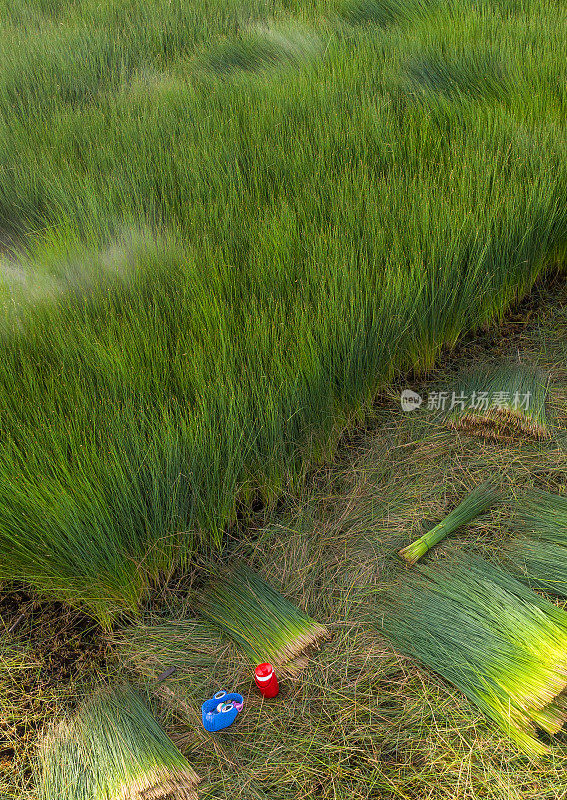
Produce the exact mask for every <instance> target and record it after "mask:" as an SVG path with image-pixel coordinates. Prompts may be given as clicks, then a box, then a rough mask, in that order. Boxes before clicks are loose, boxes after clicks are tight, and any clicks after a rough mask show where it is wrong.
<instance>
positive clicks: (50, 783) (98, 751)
mask: <svg viewBox="0 0 567 800" xmlns="http://www.w3.org/2000/svg"><path fill="white" fill-rule="evenodd" d="M40 761H41V768H42V770H41V773H42V774H41V781H40V786H41V787H42V788H41V791H42V795H41V796H42V798H44V800H172V799H175V800H196V798H197V792H196V785H197V783H198V781H199V778H198V777H197V775H196V773H195V772H194V771H193V769H192V768H191V767H190V765H189V763H188V762H187V760H186V759H185V758H184V757H183V756H182V755H181V753H180V752H179V750H178V749H177V748H176V747H175V745H174V744H173V742H172V741H171V740H170V739H169V737H168V736H167V735H166V734H165V733H164V731H163V730H162V729H161V727H160V726H159V725H158V723H157V722H156V720H155V719H154V717H153V716H152V714H151V713H150V711H149V709H148V708H147V706H146V705H145V703H144V702H143V701H142V699H141V697H140V696H139V695H138V694H137V693H136V692H135V691H134V690H133V689H131V688H130V687H128V686H124V687H121V688H118V689H112V690H111V689H105V690H102V691H99V692H97V693H96V694H94V695H93V696H91V697H90V698H88V699H87V700H86V701H85V702H84V704H83V705H82V706H81V707H80V709H79V710H78V712H77V714H76V716H75V717H74V719H73V720H72V721H71V722H70V723H69V724H68V725H66V726H65V727H60V728H59V729H57V731H55V732H54V733H52V734H50V735H49V737H48V739H47V741H46V743H45V745H44V747H43V748H42V755H41V759H40Z"/></svg>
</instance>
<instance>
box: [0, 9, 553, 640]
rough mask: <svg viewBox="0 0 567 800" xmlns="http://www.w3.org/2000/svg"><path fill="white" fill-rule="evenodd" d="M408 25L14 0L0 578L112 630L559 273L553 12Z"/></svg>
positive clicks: (2, 97) (10, 15)
mask: <svg viewBox="0 0 567 800" xmlns="http://www.w3.org/2000/svg"><path fill="white" fill-rule="evenodd" d="M528 6H529V8H528ZM399 7H400V4H397V3H393V2H390V0H388V3H384V2H382V3H377V4H376V8H377V9H378V11H376V13H374V12H372V13H370V12H368V13H366V12H365V13H366V17H365V20H364V24H360V20H358V21H357V19H355V18H354V17H351V16H349V14H348V13H347V12H345V10H344V7H343V5H341V4H333V3H331V2H330V0H325V1H323V0H309V2H307V0H306V2H305V4H303V5H302V6H301V7H298V8H296V7H294V8H293V9H291V8H290V7H289V4H287V3H281V4H279V3H275V4H272V3H270V4H267V3H265V2H261V0H254V2H252V3H248V4H246V5H244V4H242V5H241V4H240V3H238V2H237V1H236V0H218V2H217V0H215V2H211V4H210V5H207V6H206V7H202V6H199V7H197V6H194V5H191V4H187V3H182V2H177V1H176V2H172V3H165V2H161V0H151V1H150V2H141V0H133V1H132V2H131V3H129V4H127V5H124V4H122V3H118V2H114V0H105V2H103V3H94V2H92V0H80V2H79V1H78V0H77V2H73V3H66V2H55V1H53V2H49V1H48V0H45V2H42V3H41V4H36V3H29V2H25V1H24V0H10V1H9V0H2V9H4V10H5V12H6V13H5V14H4V15H3V16H2V17H1V18H2V23H0V53H1V54H2V58H1V59H0V62H1V63H2V68H1V69H0V174H1V181H0V248H1V249H2V250H3V251H5V252H3V253H2V254H1V255H0V266H1V268H2V269H1V273H0V274H1V276H2V278H3V280H2V284H3V286H2V287H1V289H0V295H1V300H2V303H3V307H4V309H5V314H4V319H3V324H2V328H1V348H2V359H0V420H1V423H0V424H1V433H2V436H1V440H0V579H3V578H7V579H12V578H18V579H22V580H24V581H26V582H27V583H29V584H31V585H33V586H34V587H35V588H37V589H40V590H42V591H45V592H53V593H56V594H57V595H58V596H61V597H63V598H65V599H66V600H68V601H69V602H71V603H75V604H84V605H85V606H86V607H87V608H88V609H89V610H90V613H92V614H93V615H95V616H96V617H97V618H99V619H100V620H101V621H102V622H104V623H105V624H109V623H110V621H111V619H112V618H113V617H114V616H115V615H116V614H117V613H118V612H120V611H131V610H133V609H135V608H136V606H137V605H138V604H139V602H140V600H141V599H142V598H143V596H144V593H145V592H146V591H147V588H148V586H149V585H151V584H152V583H153V582H158V581H162V580H163V579H164V578H167V576H168V575H169V574H171V572H172V571H173V570H174V569H176V568H177V567H178V566H181V567H183V566H185V565H187V564H188V563H189V561H190V559H191V557H192V555H193V553H194V552H195V549H196V548H200V547H206V548H218V547H220V546H221V544H222V537H223V531H224V530H225V529H226V527H227V526H228V525H230V524H231V523H233V522H234V521H235V519H236V518H237V513H238V510H239V509H245V508H247V507H248V505H249V504H250V502H251V500H253V499H258V498H259V499H261V500H263V501H266V502H272V501H273V500H274V499H275V498H276V497H277V496H278V495H279V493H280V492H281V491H282V490H283V489H284V488H285V487H291V488H293V487H294V486H297V484H298V483H299V482H300V481H301V479H302V476H303V475H304V474H305V471H306V470H307V469H308V468H310V467H311V466H312V465H314V464H317V463H320V462H321V461H322V460H324V459H326V458H328V457H329V456H330V455H331V454H332V452H333V448H334V446H335V444H336V442H337V439H338V437H339V435H340V433H341V432H342V431H343V430H344V428H345V426H346V425H348V424H350V423H352V422H353V421H354V420H357V419H360V418H361V417H362V416H363V415H364V413H365V410H366V409H367V408H368V405H369V403H371V401H372V399H373V397H374V396H375V393H376V391H377V390H378V388H379V387H380V386H382V385H384V384H385V383H386V382H388V381H389V380H391V379H392V377H393V376H395V375H397V374H399V373H400V371H402V370H408V369H416V370H426V369H428V368H430V367H431V366H432V365H433V363H434V362H435V360H436V358H437V356H438V355H439V353H440V352H441V350H442V349H443V347H445V346H453V345H454V344H455V342H456V341H457V340H458V339H459V337H460V336H461V335H462V334H463V333H464V332H466V331H470V330H475V329H478V328H480V327H482V326H485V325H488V324H490V323H492V322H494V321H498V320H499V319H501V318H502V315H503V314H504V312H505V310H506V309H507V308H508V307H509V305H510V304H511V303H513V302H514V301H515V300H516V299H517V298H519V297H521V296H522V295H524V294H525V293H526V292H527V291H529V289H530V288H531V286H532V285H533V283H534V281H535V280H536V279H537V277H538V276H539V275H541V274H542V272H544V271H545V270H546V269H548V268H551V267H553V266H554V265H557V264H559V263H561V262H562V259H563V255H564V250H565V245H566V242H567V211H566V210H565V203H564V196H565V187H566V186H567V180H566V174H565V169H566V168H565V163H566V160H565V140H564V135H563V134H564V121H565V108H566V103H565V97H566V96H565V81H564V77H565V69H566V68H565V63H564V60H562V59H561V58H560V57H558V53H562V52H564V51H565V46H564V45H565V42H564V38H565V30H566V29H567V26H565V25H563V24H562V22H564V21H565V12H564V10H563V9H558V8H557V6H556V5H555V4H553V3H550V2H548V0H533V1H532V2H530V3H528V4H517V5H514V6H513V7H512V6H511V5H510V4H509V3H508V4H504V3H494V4H492V5H490V4H489V5H487V4H486V3H479V4H478V3H458V4H453V3H451V2H446V3H435V4H431V5H430V4H427V3H421V2H420V3H415V4H410V5H408V6H407V8H406V9H405V12H404V14H401V15H399V14H398V13H397V11H396V9H398V10H399ZM380 9H381V10H380ZM384 9H386V11H384ZM388 9H389V10H388ZM408 9H409V10H408ZM412 9H413V10H412ZM409 11H411V14H410V13H409ZM414 11H415V13H414ZM382 12H384V13H386V12H387V16H388V20H387V27H388V33H387V35H385V34H384V33H383V27H382V22H381V19H382V17H381V16H380V14H382ZM408 15H409V16H408ZM384 19H385V18H384ZM266 31H268V32H270V33H269V36H268V38H269V37H270V36H271V37H272V38H271V39H270V46H267V45H266V47H265V48H264V47H262V48H259V45H258V42H257V38H258V37H260V38H262V37H264V39H265V35H266ZM274 31H275V32H277V33H278V35H280V34H281V32H282V31H288V34H289V35H288V34H286V36H287V39H286V42H287V44H286V47H287V51H286V53H287V55H286V57H285V58H283V57H279V56H278V58H273V57H272V55H270V53H272V54H273V52H274V50H273V47H274V39H273V37H274ZM289 31H293V32H294V33H293V36H291V33H289ZM294 37H295V38H294ZM264 39H263V40H262V41H264ZM479 40H482V41H483V49H482V53H492V52H498V53H499V58H500V59H501V61H502V72H501V75H502V76H503V77H502V80H503V81H505V82H506V86H505V88H504V87H503V91H502V94H501V95H499V94H498V89H497V87H496V86H494V91H492V90H491V92H489V93H487V94H483V93H478V92H457V93H456V94H457V95H458V96H456V95H455V93H451V92H449V93H448V94H447V92H438V91H436V89H435V86H431V87H429V88H428V89H427V91H425V92H422V91H421V90H420V91H414V89H412V88H411V86H408V81H409V84H411V79H410V77H408V76H409V75H410V73H411V69H410V67H411V65H412V64H414V65H415V63H417V62H416V61H415V59H416V58H418V59H419V58H421V59H422V61H423V57H424V54H427V53H430V52H431V47H433V48H434V50H436V51H439V52H440V53H448V52H449V53H451V52H453V51H454V52H456V53H457V55H456V56H455V59H456V62H455V64H454V65H453V67H452V68H454V69H456V70H461V71H464V72H465V73H467V72H468V70H469V65H470V64H472V65H474V71H473V72H474V74H473V75H472V78H471V80H472V83H473V84H474V85H477V83H478V81H482V69H483V64H484V63H485V61H484V60H483V59H484V56H482V53H481V55H480V56H478V57H477V53H476V50H475V48H476V47H477V42H478V41H479ZM278 41H279V42H280V44H281V39H280V40H278ZM290 42H291V44H290ZM306 43H308V44H309V46H307V45H306ZM264 44H265V41H264ZM280 44H278V47H279V48H280V49H279V50H278V53H279V54H280V56H281V54H282V51H281V47H280ZM257 45H258V46H257ZM300 45H301V46H300ZM270 47H271V48H272V50H270ZM284 50H285V48H284ZM461 51H463V52H464V55H463V56H462V58H461V57H460V56H459V57H457V56H458V54H459V53H461ZM251 52H252V56H253V62H254V69H247V68H242V67H243V66H244V67H246V64H245V63H244V62H243V63H242V64H241V63H240V62H239V58H236V57H235V56H234V54H235V53H236V55H237V56H238V54H239V53H240V54H242V53H244V55H246V58H245V59H244V61H246V59H249V56H250V53H251ZM231 53H232V55H231ZM267 54H268V55H267ZM268 56H269V57H268ZM440 57H441V56H440ZM206 64H209V66H211V65H212V66H214V67H215V68H214V69H204V68H203V66H204V65H206ZM227 65H229V66H230V69H226V66H227ZM408 70H409V72H408ZM412 74H413V73H412ZM499 74H500V73H499ZM463 80H464V84H463V85H465V86H466V85H468V84H467V81H466V75H465V78H463ZM493 83H494V82H492V84H491V85H493ZM495 93H496V95H495ZM125 231H126V232H128V231H130V232H131V231H142V232H143V234H142V236H141V237H140V236H139V235H138V234H136V236H137V237H138V238H136V237H134V238H136V242H137V244H136V246H134V247H132V246H130V245H127V246H126V245H125V244H124V242H125V237H126V240H127V241H131V239H132V236H131V235H130V234H127V235H125ZM77 265H79V267H77ZM117 265H118V266H117ZM77 274H79V275H84V276H86V277H85V278H84V279H82V280H78V279H77Z"/></svg>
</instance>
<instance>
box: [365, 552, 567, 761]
mask: <svg viewBox="0 0 567 800" xmlns="http://www.w3.org/2000/svg"><path fill="white" fill-rule="evenodd" d="M377 607H378V609H379V611H380V616H379V619H380V624H381V627H382V630H383V632H384V634H385V635H386V636H387V637H388V638H389V639H390V641H391V642H392V644H393V645H394V646H395V647H396V648H398V649H399V650H400V651H402V652H403V653H405V654H407V655H410V656H413V657H414V658H416V659H417V660H418V661H420V662H421V663H422V664H424V665H426V666H427V667H429V668H431V669H432V670H434V671H435V672H437V673H438V674H439V675H441V676H442V677H443V678H445V679H446V680H448V681H449V682H450V683H452V684H453V685H454V686H456V687H457V688H458V689H459V690H460V691H462V692H463V693H464V694H465V695H466V697H467V698H468V699H469V701H470V702H471V703H474V704H475V705H476V706H477V707H478V708H479V709H481V710H482V711H483V712H484V714H486V716H487V717H489V718H490V719H492V720H493V721H494V722H496V724H497V725H498V726H499V727H500V728H501V730H502V731H504V733H506V734H507V735H508V736H509V737H510V738H511V739H512V740H513V741H514V742H515V743H516V744H517V745H518V747H519V748H520V749H521V750H523V751H524V752H525V753H527V754H529V755H538V754H541V753H544V752H546V751H547V749H548V748H547V747H546V745H544V744H543V742H541V741H540V740H539V739H538V738H537V736H536V728H541V729H543V730H545V731H547V732H548V733H550V734H553V733H557V732H558V731H559V729H560V728H561V726H562V725H563V723H564V721H565V704H564V699H563V698H560V697H559V695H561V693H562V692H563V691H564V690H565V687H566V683H567V613H565V612H564V611H562V610H561V609H559V608H557V607H556V606H554V605H553V604H552V603H550V602H549V601H548V600H546V599H545V598H543V597H540V596H539V595H537V594H536V593H535V592H532V591H531V590H530V589H528V588H527V587H526V586H524V585H523V584H522V583H520V582H519V581H517V580H515V579H514V578H513V577H511V576H510V575H508V574H507V573H506V572H504V571H502V570H501V569H499V568H498V567H496V566H494V565H491V564H488V563H487V562H485V561H483V560H482V559H481V558H479V557H475V556H471V555H464V554H462V553H461V554H454V555H453V556H452V557H451V558H448V559H447V560H445V561H444V562H443V563H442V564H435V565H432V564H429V565H420V566H418V567H417V568H416V569H415V570H413V571H412V572H410V573H408V574H407V575H406V576H404V580H403V582H401V583H399V584H398V585H396V586H395V587H393V588H391V589H390V590H387V591H385V592H384V593H382V595H381V597H380V599H379V601H378V606H377Z"/></svg>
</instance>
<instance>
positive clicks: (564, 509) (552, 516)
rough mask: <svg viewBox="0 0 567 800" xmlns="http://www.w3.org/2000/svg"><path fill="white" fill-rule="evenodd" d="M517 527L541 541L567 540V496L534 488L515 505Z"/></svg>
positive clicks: (562, 541) (558, 542) (563, 541)
mask: <svg viewBox="0 0 567 800" xmlns="http://www.w3.org/2000/svg"><path fill="white" fill-rule="evenodd" d="M514 522H515V525H516V527H517V528H518V529H519V530H521V531H522V532H523V533H524V534H525V535H527V536H534V537H535V538H537V539H539V540H540V541H546V542H556V543H557V544H565V543H566V542H567V497H563V496H562V495H559V494H553V493H552V492H544V491H542V490H539V489H532V490H531V491H530V492H528V493H526V494H525V495H524V496H523V497H520V498H519V499H518V501H517V503H516V506H515V513H514Z"/></svg>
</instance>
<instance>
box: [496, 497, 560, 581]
mask: <svg viewBox="0 0 567 800" xmlns="http://www.w3.org/2000/svg"><path fill="white" fill-rule="evenodd" d="M514 522H515V526H516V528H517V529H518V531H519V533H520V535H519V536H517V537H516V538H514V539H513V540H511V541H510V542H509V543H508V545H507V546H506V548H505V550H504V558H505V560H506V562H507V563H508V564H509V565H510V566H511V567H512V569H513V570H514V571H515V572H516V573H517V574H518V576H519V577H520V578H521V579H522V580H524V581H525V582H526V583H527V584H528V585H529V586H531V587H533V588H534V589H543V590H545V591H546V592H548V593H549V594H553V595H556V596H558V597H567V498H566V497H562V496H561V495H558V494H552V493H550V492H544V491H538V490H532V491H531V492H529V493H527V494H526V495H524V496H523V497H521V498H520V499H519V500H518V502H517V505H516V513H515V518H514Z"/></svg>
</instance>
